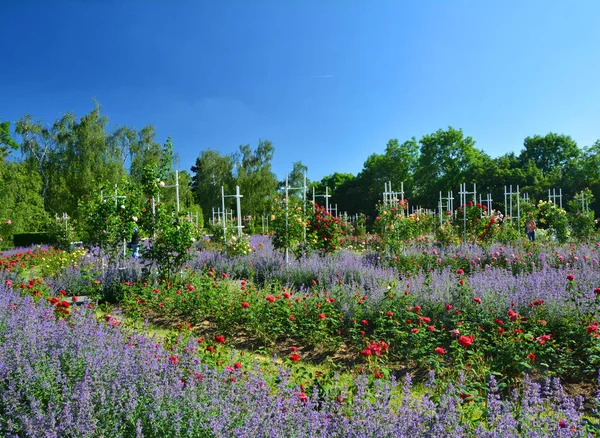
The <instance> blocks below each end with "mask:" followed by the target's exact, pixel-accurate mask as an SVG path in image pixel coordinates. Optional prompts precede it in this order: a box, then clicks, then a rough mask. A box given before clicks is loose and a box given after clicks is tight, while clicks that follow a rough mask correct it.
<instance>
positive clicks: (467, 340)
mask: <svg viewBox="0 0 600 438" xmlns="http://www.w3.org/2000/svg"><path fill="white" fill-rule="evenodd" d="M474 341H475V337H474V336H473V335H471V336H460V337H459V338H458V343H459V344H460V345H461V346H463V347H465V348H467V347H470V346H471V345H472V344H473V342H474Z"/></svg>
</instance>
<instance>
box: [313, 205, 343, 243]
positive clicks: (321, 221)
mask: <svg viewBox="0 0 600 438" xmlns="http://www.w3.org/2000/svg"><path fill="white" fill-rule="evenodd" d="M307 226H308V233H309V234H310V235H311V238H310V239H309V241H308V242H309V247H310V248H312V249H316V250H317V251H319V252H320V253H321V254H322V255H325V254H331V253H334V252H336V251H337V250H338V249H340V238H341V237H342V228H341V226H340V221H339V219H338V218H337V217H333V216H332V215H331V213H329V212H328V211H327V210H326V209H325V206H324V205H318V204H315V205H314V210H312V216H310V217H309V219H308V223H307Z"/></svg>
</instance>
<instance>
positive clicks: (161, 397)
mask: <svg viewBox="0 0 600 438" xmlns="http://www.w3.org/2000/svg"><path fill="white" fill-rule="evenodd" d="M251 245H252V248H253V251H252V252H251V253H250V254H249V255H247V256H238V257H228V256H226V255H224V254H222V253H219V252H214V251H202V250H201V251H198V252H197V254H195V255H194V257H193V258H192V260H191V261H190V262H189V264H188V266H186V268H185V270H184V272H183V273H182V274H181V275H180V277H179V278H178V279H177V280H173V281H172V282H166V281H164V280H162V279H160V278H157V275H156V273H154V272H153V270H152V269H151V267H148V266H146V265H144V263H143V261H142V262H140V261H138V260H131V261H127V262H126V263H125V264H121V265H118V266H117V265H114V266H111V265H106V264H105V262H103V261H102V260H101V259H100V258H99V257H97V256H96V255H94V253H93V252H88V253H86V254H75V255H73V254H71V255H67V254H65V253H62V252H60V251H55V250H52V249H49V250H46V249H42V250H33V251H31V250H30V251H29V252H27V251H12V252H6V253H4V254H3V255H2V258H1V260H0V269H2V272H1V273H0V281H1V283H0V284H1V285H0V343H1V344H2V348H1V349H0V393H1V394H2V395H1V396H0V397H1V398H0V432H2V435H3V436H15V437H16V436H207V437H210V436H215V437H217V436H218V437H220V436H227V437H228V436H282V437H283V436H286V437H287V436H340V437H341V436H344V437H345V436H357V437H370V436H407V437H408V436H410V437H413V436H490V437H492V436H493V437H496V436H498V437H500V436H526V435H533V436H595V435H594V434H595V433H596V432H597V430H596V428H597V427H598V413H597V410H596V409H597V403H598V400H597V396H596V391H597V389H598V388H597V370H598V369H599V368H600V340H599V339H600V335H599V334H598V326H599V320H600V317H599V315H598V313H599V304H600V273H599V270H598V260H599V259H600V254H599V252H600V248H599V246H598V245H597V244H596V243H587V244H585V243H584V244H578V245H576V246H575V245H560V246H559V245H552V246H548V245H546V246H539V245H536V244H527V245H519V246H514V247H500V246H498V247H495V246H491V247H485V248H483V247H480V246H461V247H446V248H438V247H435V246H432V245H425V244H422V245H413V246H411V247H407V248H405V250H404V252H403V253H402V254H397V255H396V256H394V257H391V258H386V257H383V256H381V255H380V256H378V255H376V254H357V253H354V252H351V251H342V252H339V253H338V254H336V255H329V256H326V257H319V256H316V255H315V256H310V257H306V258H302V259H300V260H295V261H293V262H291V263H289V264H286V263H285V262H284V259H283V257H282V255H281V254H280V253H278V252H276V251H274V250H273V249H272V247H271V245H270V242H269V240H268V239H267V238H264V237H260V236H257V237H254V238H253V240H252V242H251ZM84 296H85V297H87V298H88V299H91V301H88V299H83V298H82V297H84ZM81 302H84V303H83V304H81ZM78 303H79V304H78ZM108 312H110V313H108ZM147 321H150V322H151V323H152V324H155V325H156V324H158V325H161V326H162V327H163V328H164V329H165V330H167V329H168V330H170V332H169V334H167V335H166V336H164V337H151V336H149V335H148V334H147V333H145V332H144V331H143V330H141V331H140V330H137V329H134V327H135V328H138V327H143V326H144V323H145V322H147ZM259 347H260V349H261V350H260V351H262V352H264V351H267V352H271V353H277V355H278V357H277V358H273V360H270V361H269V362H270V365H269V367H265V366H264V364H263V363H261V361H260V360H258V359H257V358H258V356H255V355H253V351H255V350H256V349H257V348H259ZM317 353H318V354H317ZM342 353H343V354H342ZM326 364H327V366H329V368H327V370H328V372H323V371H322V370H325V369H326V368H319V367H325V366H326ZM331 364H333V365H335V366H334V367H333V368H331ZM332 369H333V370H337V371H338V372H337V373H336V372H329V371H331V370H332ZM413 381H415V383H416V386H415V387H412V382H413ZM396 382H400V384H397V383H396ZM561 383H562V385H561ZM563 385H564V386H563ZM574 389H576V390H577V392H578V393H580V394H583V395H584V396H585V400H584V397H581V396H572V397H570V396H568V393H571V392H572V391H573V390H574Z"/></svg>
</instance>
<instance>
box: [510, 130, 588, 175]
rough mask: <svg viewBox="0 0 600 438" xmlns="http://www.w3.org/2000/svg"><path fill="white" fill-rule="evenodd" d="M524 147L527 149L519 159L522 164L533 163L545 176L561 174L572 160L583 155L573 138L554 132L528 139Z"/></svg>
mask: <svg viewBox="0 0 600 438" xmlns="http://www.w3.org/2000/svg"><path fill="white" fill-rule="evenodd" d="M524 146H525V149H523V150H522V151H521V155H520V157H519V158H520V160H521V163H522V164H523V165H526V164H527V162H528V161H533V163H534V164H535V166H536V167H537V168H538V169H540V170H541V171H542V173H544V174H548V173H550V172H551V171H557V172H561V171H562V170H563V169H564V168H565V166H566V165H567V163H568V162H569V161H570V160H572V159H574V158H577V157H578V156H579V155H580V154H581V151H580V149H579V148H578V147H577V143H575V141H574V140H573V139H572V138H571V137H569V136H568V135H559V134H555V133H552V132H551V133H549V134H546V135H545V136H544V137H541V136H539V135H535V136H533V137H527V138H526V139H525V142H524Z"/></svg>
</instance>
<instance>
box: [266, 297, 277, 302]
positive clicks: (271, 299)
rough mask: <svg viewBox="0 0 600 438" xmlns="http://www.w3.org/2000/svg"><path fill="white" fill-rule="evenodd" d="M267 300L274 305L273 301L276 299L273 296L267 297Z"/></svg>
mask: <svg viewBox="0 0 600 438" xmlns="http://www.w3.org/2000/svg"><path fill="white" fill-rule="evenodd" d="M265 299H266V300H267V301H268V302H269V303H272V302H273V301H275V297H274V296H273V295H267V296H266V297H265Z"/></svg>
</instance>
